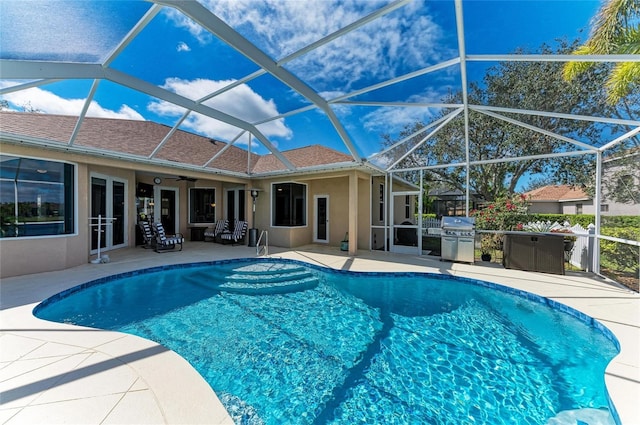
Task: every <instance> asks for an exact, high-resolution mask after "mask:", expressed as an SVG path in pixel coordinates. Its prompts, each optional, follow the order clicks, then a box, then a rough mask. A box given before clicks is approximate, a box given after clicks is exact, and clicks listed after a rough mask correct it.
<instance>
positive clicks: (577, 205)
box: [576, 204, 582, 214]
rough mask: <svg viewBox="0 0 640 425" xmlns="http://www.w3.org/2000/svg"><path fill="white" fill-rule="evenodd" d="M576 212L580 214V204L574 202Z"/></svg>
mask: <svg viewBox="0 0 640 425" xmlns="http://www.w3.org/2000/svg"><path fill="white" fill-rule="evenodd" d="M576 214H582V204H576Z"/></svg>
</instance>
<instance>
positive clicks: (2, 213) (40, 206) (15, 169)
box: [0, 155, 75, 238]
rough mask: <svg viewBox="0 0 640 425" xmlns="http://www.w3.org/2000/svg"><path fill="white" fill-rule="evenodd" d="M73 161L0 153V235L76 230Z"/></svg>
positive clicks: (48, 233) (70, 231)
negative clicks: (70, 162) (65, 161)
mask: <svg viewBox="0 0 640 425" xmlns="http://www.w3.org/2000/svg"><path fill="white" fill-rule="evenodd" d="M74 173H75V167H74V166H73V165H72V164H66V163H63V162H56V161H49V160H44V159H34V158H20V157H15V156H9V155H0V225H1V231H0V237H3V238H7V237H23V236H47V235H68V234H72V233H74V231H75V217H74V202H75V198H74V193H75V188H74Z"/></svg>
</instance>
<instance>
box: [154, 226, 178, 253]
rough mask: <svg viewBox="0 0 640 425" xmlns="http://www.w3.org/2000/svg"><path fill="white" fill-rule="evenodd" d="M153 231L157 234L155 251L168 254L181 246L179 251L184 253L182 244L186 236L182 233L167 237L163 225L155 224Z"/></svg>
mask: <svg viewBox="0 0 640 425" xmlns="http://www.w3.org/2000/svg"><path fill="white" fill-rule="evenodd" d="M153 231H154V233H155V236H156V237H155V240H156V243H155V251H156V252H166V251H172V250H174V249H175V248H176V246H178V245H180V249H179V251H182V244H183V242H184V236H182V233H176V234H175V235H167V234H166V232H165V231H164V226H163V225H162V223H160V222H158V223H153Z"/></svg>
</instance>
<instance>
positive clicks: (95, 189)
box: [89, 173, 129, 253]
mask: <svg viewBox="0 0 640 425" xmlns="http://www.w3.org/2000/svg"><path fill="white" fill-rule="evenodd" d="M127 183H128V182H127V180H124V179H119V178H116V177H111V176H106V175H103V174H94V173H91V199H90V206H89V210H90V211H91V218H92V219H91V220H90V223H91V224H92V226H91V227H90V230H89V231H90V232H91V253H96V252H97V251H98V239H100V249H105V250H109V249H113V248H120V247H124V246H126V245H127V242H128V237H127V231H126V229H127V228H128V222H129V220H128V217H127V211H128V210H127V207H128V203H129V202H128V195H127V193H128V184H127ZM98 216H101V217H102V226H101V227H100V228H98V227H97V226H96V225H97V224H98V220H97V217H98ZM98 232H100V235H99V236H100V237H98Z"/></svg>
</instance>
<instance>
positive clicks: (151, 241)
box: [138, 221, 156, 249]
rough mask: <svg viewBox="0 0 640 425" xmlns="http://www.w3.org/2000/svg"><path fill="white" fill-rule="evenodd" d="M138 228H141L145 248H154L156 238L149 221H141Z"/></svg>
mask: <svg viewBox="0 0 640 425" xmlns="http://www.w3.org/2000/svg"><path fill="white" fill-rule="evenodd" d="M138 227H139V228H140V232H141V233H142V239H143V240H144V245H142V247H143V248H145V249H148V248H154V247H155V244H156V237H155V235H154V234H153V229H151V225H150V224H149V222H148V221H141V222H139V223H138Z"/></svg>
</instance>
